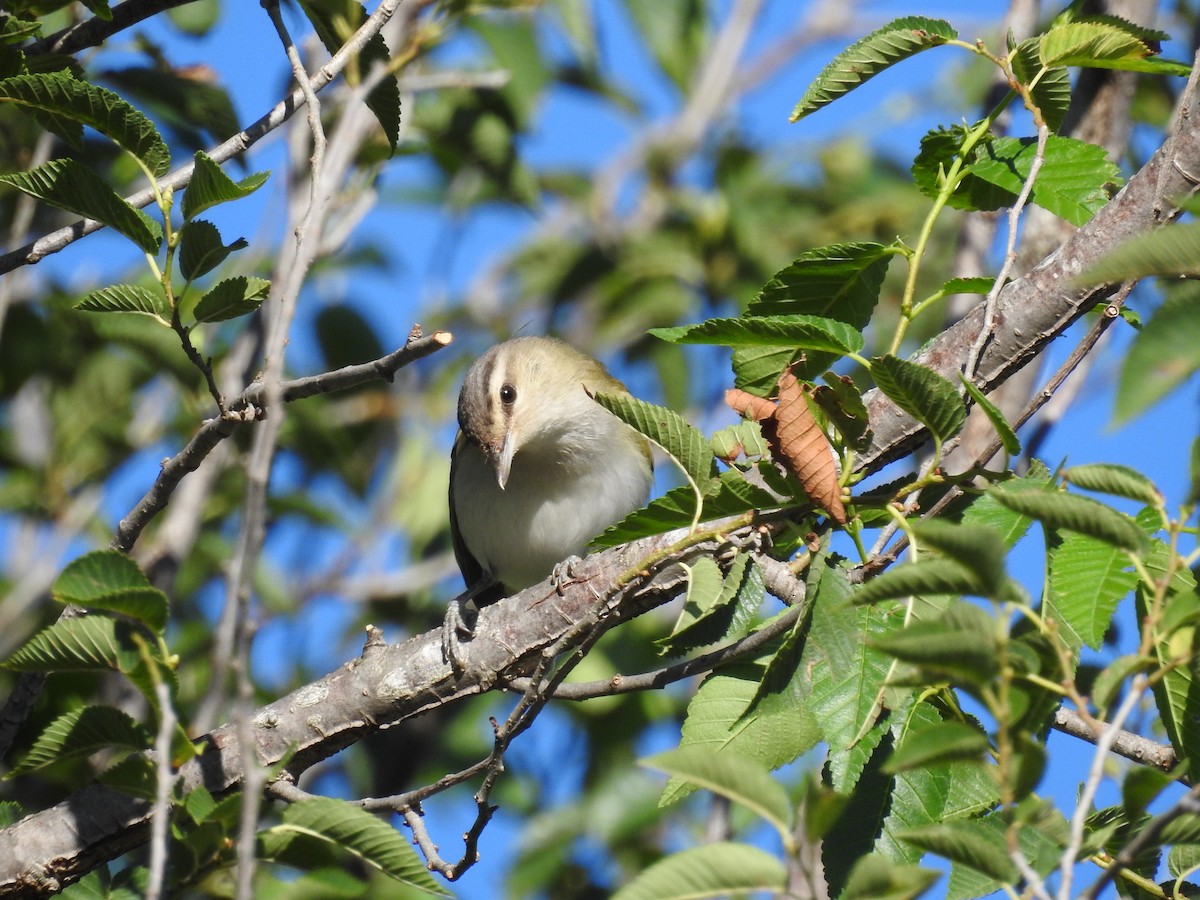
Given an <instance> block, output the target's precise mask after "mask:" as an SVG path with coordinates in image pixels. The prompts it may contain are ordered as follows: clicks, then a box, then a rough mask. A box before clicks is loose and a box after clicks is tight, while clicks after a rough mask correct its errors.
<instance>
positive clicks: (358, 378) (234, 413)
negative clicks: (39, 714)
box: [0, 326, 453, 756]
mask: <svg viewBox="0 0 1200 900" xmlns="http://www.w3.org/2000/svg"><path fill="white" fill-rule="evenodd" d="M451 340H453V335H451V334H450V332H448V331H435V332H434V333H433V334H431V335H428V336H422V334H421V329H420V326H414V328H413V330H412V331H411V332H410V333H409V336H408V341H406V342H405V344H404V346H403V347H401V348H400V349H398V350H395V351H393V352H392V353H389V354H388V355H387V356H384V357H381V358H380V359H376V360H373V361H372V362H368V363H361V364H359V365H354V366H346V367H344V368H341V369H338V370H336V371H334V372H324V373H322V374H319V375H309V376H307V377H305V378H297V379H295V380H293V381H285V382H283V383H282V384H280V385H278V389H279V392H280V397H281V398H282V399H283V400H285V401H292V400H299V399H302V398H304V397H311V396H313V395H315V394H325V393H330V392H333V391H341V390H346V389H348V388H352V387H356V386H357V385H360V384H366V383H367V382H370V381H374V380H376V379H379V378H382V379H384V380H386V381H391V380H392V378H393V377H394V376H395V374H396V372H397V371H398V370H399V369H401V368H403V367H404V366H407V365H408V364H409V363H412V362H415V361H416V360H418V359H421V358H423V357H425V356H428V355H429V354H431V353H434V352H435V351H437V350H440V349H442V348H443V347H445V346H448V345H449V344H450V342H451ZM265 392H266V386H265V385H264V384H262V383H261V382H255V383H254V384H252V385H250V386H249V387H248V388H246V389H245V390H244V391H242V393H241V394H240V395H239V396H238V398H237V399H236V400H234V401H232V402H231V403H230V404H229V410H230V412H229V414H228V415H226V416H223V417H221V418H216V419H208V420H206V421H205V422H204V424H203V425H202V426H201V427H200V430H199V431H198V432H196V434H195V435H194V436H193V437H192V439H191V440H190V441H188V443H187V446H186V447H184V448H183V449H182V450H180V451H179V452H178V453H176V454H175V455H174V456H173V457H171V458H170V459H167V460H165V461H164V462H163V464H162V468H161V470H160V471H159V473H158V478H156V479H155V481H154V484H153V485H151V487H150V490H148V491H147V492H146V494H145V496H143V497H142V499H141V500H140V501H139V502H138V504H137V506H135V507H134V508H133V509H132V510H131V511H130V512H129V514H128V515H126V516H125V517H124V518H123V519H121V521H120V522H119V523H118V524H117V530H116V534H114V535H113V538H112V540H111V541H110V542H109V547H110V548H111V549H113V550H120V551H121V552H122V553H128V552H129V551H130V550H132V549H133V545H134V542H136V541H137V539H138V537H139V535H141V533H142V531H143V530H145V528H146V526H147V525H149V524H150V522H151V520H152V519H153V518H154V517H155V516H156V515H158V514H159V513H160V512H161V511H162V510H163V509H164V508H165V507H166V505H167V503H168V502H169V501H170V499H171V495H172V494H173V493H174V491H175V488H176V487H178V486H179V483H180V481H182V480H183V477H184V476H185V475H187V474H188V473H190V472H194V471H196V469H198V468H199V467H200V464H201V463H202V462H203V461H204V459H205V458H206V457H207V456H208V454H209V453H211V452H212V450H213V448H215V447H216V446H217V445H218V444H219V443H220V442H221V441H223V440H224V439H225V438H227V437H229V436H230V435H231V434H233V433H234V432H235V431H236V430H237V429H238V428H239V427H241V426H242V425H245V424H247V423H248V422H254V421H257V419H258V417H259V405H260V404H261V403H262V400H263V397H264V396H265ZM80 612H81V610H79V609H78V608H77V607H70V606H69V607H67V608H66V609H65V610H64V611H63V616H75V615H78V614H79V613H80ZM45 681H46V676H45V674H44V673H40V672H25V673H22V675H21V677H20V678H19V679H17V683H16V685H14V687H13V689H12V692H11V693H10V694H9V697H8V700H7V702H6V703H5V704H4V709H3V710H0V756H3V755H5V754H6V753H7V752H8V748H9V747H10V746H12V741H13V738H14V737H15V736H16V733H17V731H18V730H19V729H20V727H21V725H22V723H24V721H25V717H26V716H27V715H28V713H29V710H30V709H31V708H32V706H33V703H34V701H36V700H37V696H38V694H39V693H41V690H42V686H43V685H44V684H45Z"/></svg>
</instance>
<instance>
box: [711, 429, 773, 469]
mask: <svg viewBox="0 0 1200 900" xmlns="http://www.w3.org/2000/svg"><path fill="white" fill-rule="evenodd" d="M708 442H709V444H710V445H712V449H713V453H714V454H715V455H716V457H717V459H720V460H725V461H726V462H731V461H733V460H734V459H736V458H737V457H739V456H745V457H747V458H750V459H756V458H757V459H764V458H767V457H769V456H770V454H771V448H770V447H768V446H767V442H766V439H764V438H763V435H762V428H761V427H760V426H759V424H758V423H757V422H754V421H752V420H749V419H743V420H742V421H740V422H738V423H737V424H736V425H730V426H728V427H727V428H722V429H721V430H720V431H717V432H714V433H713V435H712V437H710V438H709V439H708Z"/></svg>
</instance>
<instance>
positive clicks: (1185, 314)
mask: <svg viewBox="0 0 1200 900" xmlns="http://www.w3.org/2000/svg"><path fill="white" fill-rule="evenodd" d="M1197 369H1200V285H1196V284H1194V283H1189V284H1187V285H1186V286H1181V288H1180V289H1179V290H1175V291H1171V292H1170V294H1169V295H1168V297H1167V299H1166V301H1165V302H1164V303H1163V305H1162V306H1160V307H1159V308H1158V310H1157V311H1156V312H1155V313H1154V315H1152V316H1151V317H1150V320H1149V321H1148V322H1146V324H1145V325H1144V326H1143V327H1142V330H1141V331H1139V332H1138V333H1137V334H1136V335H1135V336H1134V338H1133V343H1132V344H1131V345H1130V347H1129V352H1128V353H1126V354H1125V359H1124V360H1123V361H1122V363H1121V375H1120V380H1119V381H1118V383H1117V400H1116V404H1115V408H1114V410H1113V422H1114V424H1117V425H1121V424H1124V423H1126V422H1128V421H1129V420H1130V419H1132V418H1133V417H1134V416H1137V415H1140V414H1141V413H1143V412H1145V411H1146V410H1147V409H1149V408H1150V407H1151V406H1153V405H1154V404H1155V403H1157V402H1158V401H1160V400H1162V399H1163V398H1164V397H1165V396H1166V395H1167V394H1169V393H1170V392H1171V391H1173V390H1175V388H1177V387H1179V385H1181V384H1182V383H1183V382H1184V380H1185V379H1187V378H1190V377H1191V376H1192V375H1193V374H1195V372H1196V370H1197Z"/></svg>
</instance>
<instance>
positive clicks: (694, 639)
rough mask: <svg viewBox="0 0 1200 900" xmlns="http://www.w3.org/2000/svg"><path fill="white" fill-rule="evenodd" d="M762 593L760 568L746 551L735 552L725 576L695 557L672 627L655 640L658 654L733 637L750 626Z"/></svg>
mask: <svg viewBox="0 0 1200 900" xmlns="http://www.w3.org/2000/svg"><path fill="white" fill-rule="evenodd" d="M710 567H711V568H710ZM764 595H765V590H764V588H763V579H762V572H761V571H759V569H758V567H757V566H756V565H754V564H753V563H752V562H751V560H750V556H749V555H748V554H744V553H740V554H738V556H737V557H736V558H735V559H734V561H733V563H732V564H731V565H730V567H729V574H728V575H726V576H725V577H724V578H722V576H721V570H720V569H719V568H718V567H717V564H716V563H714V562H713V561H712V560H711V559H707V558H703V559H700V560H697V562H696V565H694V566H692V567H690V569H689V573H688V597H687V600H686V601H685V603H684V607H683V611H682V612H680V614H679V620H678V622H676V625H675V629H674V631H672V633H671V636H670V637H666V638H662V639H660V640H657V641H655V642H654V643H655V645H656V646H657V647H658V648H659V653H660V654H667V655H673V656H678V655H680V654H682V653H686V652H688V651H690V650H694V649H696V648H698V647H704V646H707V645H709V644H713V643H716V642H717V641H730V640H735V639H737V638H739V637H741V636H743V635H744V634H746V632H747V631H748V630H749V628H750V623H751V622H752V621H753V619H754V616H755V614H756V613H757V611H758V610H759V608H760V607H761V606H762V601H763V597H764Z"/></svg>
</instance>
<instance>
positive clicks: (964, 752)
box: [884, 721, 991, 773]
mask: <svg viewBox="0 0 1200 900" xmlns="http://www.w3.org/2000/svg"><path fill="white" fill-rule="evenodd" d="M990 749H991V744H990V743H989V742H988V739H987V735H985V734H984V733H983V732H982V731H980V730H979V729H978V728H976V727H974V726H972V725H968V724H967V723H966V722H956V721H946V722H938V723H935V724H931V725H926V726H923V727H919V728H914V729H913V730H911V731H910V732H909V733H908V734H906V735H905V736H904V740H903V742H902V743H901V744H900V746H899V747H898V748H896V750H895V752H893V753H892V755H891V758H890V759H888V761H887V765H886V766H885V767H884V771H886V772H889V773H895V772H903V771H905V770H906V769H915V768H922V767H927V766H931V765H936V764H937V763H944V762H957V761H960V760H969V761H976V762H978V761H981V760H982V759H983V756H984V754H986V753H987V752H988V751H989V750H990Z"/></svg>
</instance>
